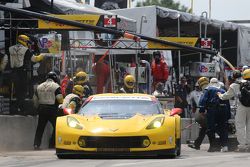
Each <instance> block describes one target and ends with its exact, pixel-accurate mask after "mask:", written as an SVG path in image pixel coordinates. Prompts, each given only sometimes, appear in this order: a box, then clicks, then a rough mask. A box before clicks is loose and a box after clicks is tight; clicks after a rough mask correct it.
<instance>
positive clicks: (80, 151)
mask: <svg viewBox="0 0 250 167" xmlns="http://www.w3.org/2000/svg"><path fill="white" fill-rule="evenodd" d="M172 111H174V112H172V113H171V111H170V110H164V109H163V108H162V106H161V104H160V102H159V101H158V99H157V98H156V97H154V96H151V95H146V94H99V95H93V96H91V97H89V98H88V99H87V100H86V101H85V102H84V104H83V105H82V107H81V108H80V110H79V112H78V113H77V114H70V115H66V116H62V117H58V118H57V122H56V155H57V157H58V158H70V157H72V156H74V155H78V156H79V155H80V156H84V155H99V154H101V155H110V154H111V155H125V156H127V155H157V156H167V157H169V156H170V157H175V156H179V155H180V153H181V133H180V131H181V129H180V127H181V126H180V117H179V115H178V114H175V113H176V112H179V110H172Z"/></svg>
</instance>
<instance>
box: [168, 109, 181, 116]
mask: <svg viewBox="0 0 250 167" xmlns="http://www.w3.org/2000/svg"><path fill="white" fill-rule="evenodd" d="M181 113H182V109H181V108H173V109H172V110H171V112H170V116H174V115H176V114H181Z"/></svg>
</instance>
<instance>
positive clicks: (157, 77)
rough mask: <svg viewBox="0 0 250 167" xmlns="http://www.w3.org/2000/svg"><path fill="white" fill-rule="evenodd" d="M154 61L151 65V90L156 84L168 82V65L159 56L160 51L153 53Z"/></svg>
mask: <svg viewBox="0 0 250 167" xmlns="http://www.w3.org/2000/svg"><path fill="white" fill-rule="evenodd" d="M153 56H154V60H153V62H152V64H151V68H152V76H153V88H154V90H155V85H156V84H157V83H158V82H161V83H164V85H165V82H166V81H167V80H168V74H169V73H168V65H167V63H166V62H165V61H164V59H163V58H162V56H161V52H160V51H155V52H153Z"/></svg>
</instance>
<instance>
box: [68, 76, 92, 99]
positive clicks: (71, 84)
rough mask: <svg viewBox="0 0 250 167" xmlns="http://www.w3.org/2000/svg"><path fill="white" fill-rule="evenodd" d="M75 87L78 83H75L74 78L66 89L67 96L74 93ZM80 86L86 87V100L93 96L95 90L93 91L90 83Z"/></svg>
mask: <svg viewBox="0 0 250 167" xmlns="http://www.w3.org/2000/svg"><path fill="white" fill-rule="evenodd" d="M74 85H77V83H76V82H75V81H74V78H73V80H72V79H70V80H69V81H68V84H67V86H66V89H65V94H66V95H68V94H70V93H72V90H73V87H74ZM80 85H82V86H83V87H84V96H83V97H84V98H87V97H89V96H91V95H93V90H92V88H91V86H90V83H89V82H85V83H83V84H80Z"/></svg>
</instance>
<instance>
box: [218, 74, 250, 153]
mask: <svg viewBox="0 0 250 167" xmlns="http://www.w3.org/2000/svg"><path fill="white" fill-rule="evenodd" d="M241 82H244V80H241V79H237V80H236V81H235V82H234V83H232V84H231V85H230V86H229V89H228V90H227V92H226V93H224V94H219V97H220V98H221V99H222V100H227V99H230V98H232V97H235V98H236V99H235V100H236V104H237V112H236V116H235V126H236V136H237V140H238V142H239V145H238V148H239V149H246V148H247V147H250V107H245V106H244V105H242V104H241V102H240V101H239V95H240V83H241Z"/></svg>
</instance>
